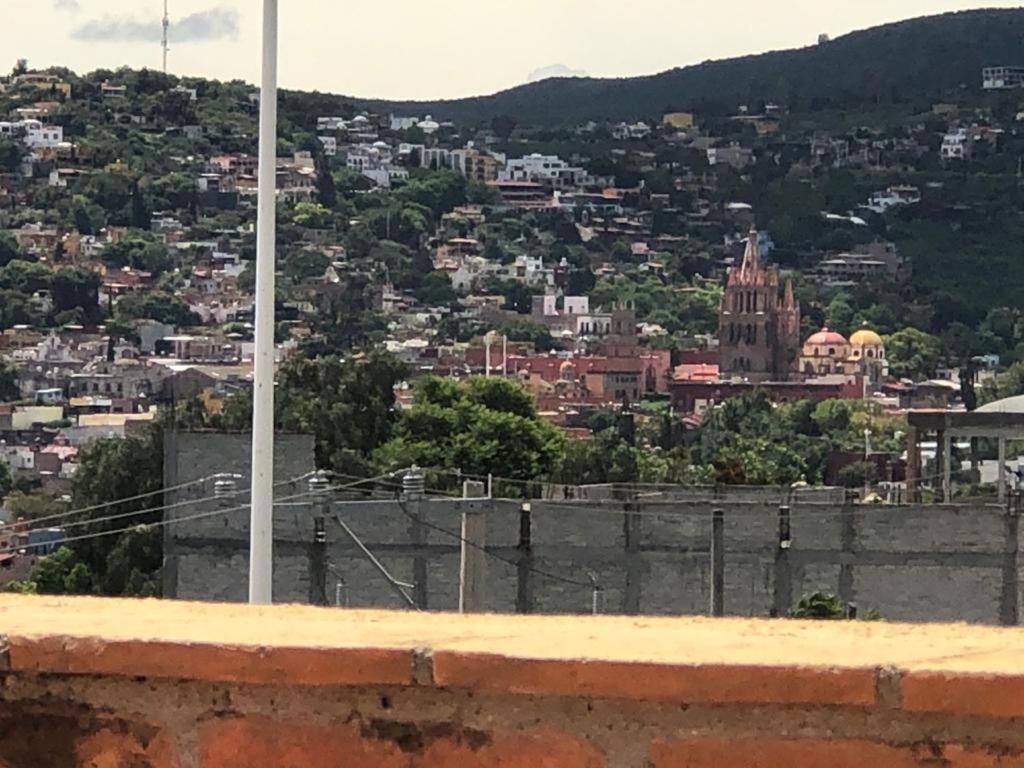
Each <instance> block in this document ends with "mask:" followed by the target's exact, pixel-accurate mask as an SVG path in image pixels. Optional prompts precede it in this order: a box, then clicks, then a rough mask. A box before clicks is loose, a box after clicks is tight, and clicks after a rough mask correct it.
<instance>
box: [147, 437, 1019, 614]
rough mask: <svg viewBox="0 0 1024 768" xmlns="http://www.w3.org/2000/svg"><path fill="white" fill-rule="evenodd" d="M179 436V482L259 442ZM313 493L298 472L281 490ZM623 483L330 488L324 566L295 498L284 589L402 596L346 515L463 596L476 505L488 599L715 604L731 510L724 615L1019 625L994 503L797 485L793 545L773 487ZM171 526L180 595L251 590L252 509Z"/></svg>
mask: <svg viewBox="0 0 1024 768" xmlns="http://www.w3.org/2000/svg"><path fill="white" fill-rule="evenodd" d="M169 440H170V441H172V444H170V447H171V448H173V450H169V451H168V453H167V456H168V460H167V462H168V467H167V473H168V475H167V483H168V485H175V484H177V483H180V482H183V481H186V480H189V479H193V478H198V477H203V476H206V475H207V474H209V473H210V472H211V470H212V469H216V470H217V471H237V472H240V473H242V474H244V471H245V468H246V466H247V463H248V450H249V447H248V442H247V440H246V439H245V438H244V437H243V436H230V435H207V434H193V435H177V436H172V437H171V438H169ZM278 451H279V453H278V463H279V466H278V470H277V471H278V477H281V478H290V477H297V476H300V475H302V474H304V473H306V472H308V471H309V470H310V469H311V467H312V443H311V441H310V440H309V439H308V438H303V437H285V438H282V439H279V441H278ZM247 482H248V481H247V480H242V481H240V486H241V487H243V488H244V487H247ZM772 490H774V489H772ZM304 491H305V484H304V481H303V483H300V484H299V485H297V486H296V487H295V488H284V489H282V490H281V491H280V493H279V495H278V498H280V497H281V496H283V495H287V494H295V493H303V492H304ZM183 493H184V494H188V493H193V494H194V493H196V490H195V489H186V491H184V492H183ZM387 495H388V494H385V496H387ZM618 495H619V498H604V499H600V500H593V499H590V500H585V501H575V502H566V501H557V502H556V501H533V502H531V503H530V505H529V510H528V511H527V512H524V510H523V508H522V505H521V504H518V503H514V502H508V501H499V500H495V501H493V502H488V501H472V502H469V501H467V502H464V501H461V500H455V499H450V498H439V497H436V496H433V495H428V496H427V497H425V498H423V499H412V500H407V501H401V502H399V501H396V500H395V499H394V498H383V499H376V500H363V501H335V502H334V503H333V504H332V506H331V508H330V511H329V514H328V515H327V520H326V523H325V526H326V532H327V543H326V546H325V548H324V551H323V565H322V566H318V565H317V560H316V555H315V554H314V550H313V539H314V533H315V520H316V518H317V517H323V516H324V514H325V512H324V509H323V508H322V507H321V506H320V503H319V502H317V501H316V500H314V499H310V498H308V497H306V498H303V499H298V500H296V501H293V502H289V503H288V504H287V505H286V506H280V507H278V508H276V510H275V540H276V548H275V553H276V558H275V596H276V598H277V599H278V600H281V601H296V602H310V601H312V600H314V599H315V596H316V595H317V594H321V595H326V596H327V598H328V599H329V600H330V601H331V602H333V601H334V598H335V596H336V595H341V597H342V601H343V602H346V603H347V604H349V605H351V606H353V607H382V608H400V607H403V606H404V605H405V603H404V601H403V600H402V598H401V597H399V596H398V595H396V593H395V591H394V590H393V588H392V587H391V586H390V585H389V584H388V583H387V581H386V580H385V579H384V578H383V576H382V575H381V574H380V573H379V571H377V570H376V569H375V568H374V567H373V566H372V565H371V564H370V563H369V562H368V561H367V560H366V558H365V556H364V555H363V553H362V552H361V550H360V549H359V548H358V546H357V545H356V544H355V543H354V542H352V541H351V540H350V539H349V538H348V537H347V535H346V534H345V533H343V531H342V529H341V528H340V526H338V525H337V523H336V522H335V521H334V519H333V517H334V516H335V515H337V516H340V517H341V518H342V519H343V520H344V521H345V522H346V523H347V525H348V526H349V527H350V528H351V530H352V531H353V532H354V533H355V534H356V535H357V536H358V538H359V539H360V540H361V541H362V542H363V543H364V544H365V545H366V546H367V547H368V548H369V549H370V550H371V551H372V552H373V553H374V554H375V555H376V557H377V558H378V559H379V560H380V562H381V563H383V565H384V566H385V567H386V568H387V570H388V571H389V572H390V573H391V575H393V576H394V578H396V579H397V580H399V581H402V582H406V583H410V584H414V585H416V586H415V588H414V589H412V590H409V592H410V594H411V595H413V597H414V598H415V600H416V601H417V603H418V604H419V605H420V606H421V607H423V608H427V609H430V610H457V608H458V600H459V595H458V592H459V562H460V558H459V550H460V541H459V539H458V534H459V532H460V531H461V514H462V511H463V510H464V509H467V508H473V509H482V510H485V514H486V517H487V548H488V551H489V552H490V553H491V555H492V556H491V557H488V558H487V578H486V590H485V597H484V607H485V609H486V610H488V611H497V612H515V611H519V612H530V613H589V612H590V611H591V608H592V603H593V598H594V594H593V586H592V584H593V583H594V582H595V581H596V583H597V585H598V587H599V589H600V592H599V596H598V602H599V610H600V611H601V612H607V613H626V614H633V613H644V614H652V615H693V614H704V613H707V612H708V611H709V605H710V590H711V586H710V585H711V561H710V556H709V552H710V540H711V514H712V510H713V509H721V510H722V511H723V516H724V550H725V572H724V607H725V613H726V614H727V615H735V616H767V615H770V614H772V613H773V612H775V613H780V614H785V613H786V612H788V610H790V609H791V608H792V607H793V606H794V605H795V604H796V602H797V601H798V600H799V599H800V597H801V595H803V594H806V593H810V592H814V591H817V590H822V591H828V592H833V593H836V594H838V595H839V596H840V597H842V598H843V599H844V600H845V601H847V602H852V603H855V604H857V606H858V608H859V610H860V611H861V612H864V611H867V610H869V609H874V610H877V611H879V612H880V613H881V615H882V616H883V617H884V618H886V619H890V620H911V621H940V620H966V621H970V622H978V623H989V624H1000V623H1002V624H1016V623H1018V617H1019V616H1020V612H1021V608H1022V606H1021V605H1020V603H1021V593H1022V590H1021V589H1020V588H1019V586H1018V582H1019V581H1020V579H1021V578H1022V574H1021V569H1020V564H1019V562H1018V557H1017V551H1018V549H1019V541H1018V540H1019V536H1020V533H1019V527H1018V525H1017V518H1016V516H1015V515H1013V514H1010V513H1009V512H1008V510H1007V509H1004V508H1000V507H998V506H993V505H980V504H979V505H974V506H954V505H931V506H900V507H895V506H881V505H879V506H862V505H852V504H846V503H833V502H831V501H817V500H816V501H814V502H813V503H810V502H806V501H804V499H806V498H813V496H802V497H800V498H799V499H798V500H796V501H794V503H792V505H791V506H790V518H789V519H790V531H791V546H790V547H789V548H788V549H785V550H783V549H782V548H781V547H780V540H779V527H780V520H779V516H780V512H779V510H780V505H779V503H778V502H777V501H775V497H774V496H770V497H769V500H765V499H761V500H755V501H750V500H748V498H749V497H751V491H750V490H749V489H743V491H742V493H741V494H740V495H739V498H738V499H731V500H726V499H724V498H723V497H721V496H719V498H717V499H715V500H713V501H709V500H707V499H705V500H694V499H692V498H691V499H688V500H687V499H680V498H672V499H670V500H665V499H664V498H663V497H656V496H643V497H640V498H632V499H630V498H627V499H623V498H621V494H618ZM684 495H685V494H684ZM185 498H187V495H186V497H185ZM175 500H177V498H176V497H173V496H172V498H171V499H169V501H175ZM218 505H222V507H223V508H224V509H227V510H230V509H231V507H232V506H233V505H236V501H233V500H223V499H218V500H214V501H206V502H203V503H202V504H200V505H198V506H188V507H184V508H182V509H179V510H171V512H170V514H173V515H178V516H179V518H185V517H188V516H194V514H195V510H197V509H198V510H204V511H205V510H211V511H216V510H217V509H218ZM224 505H226V506H224ZM524 522H525V524H526V525H525V528H524ZM165 530H166V539H165V560H166V565H165V574H164V576H165V579H164V582H165V594H166V595H167V596H173V597H179V598H196V599H214V600H230V601H237V600H243V599H244V598H245V594H246V578H247V573H248V564H247V549H248V513H247V511H246V510H244V509H242V510H237V511H227V512H225V513H223V514H220V515H216V516H213V517H209V518H204V519H199V520H184V519H182V520H180V521H179V522H177V523H175V524H173V525H169V526H167V528H166V529H165ZM339 585H341V588H340V589H338V586H339Z"/></svg>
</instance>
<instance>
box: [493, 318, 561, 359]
mask: <svg viewBox="0 0 1024 768" xmlns="http://www.w3.org/2000/svg"><path fill="white" fill-rule="evenodd" d="M501 333H502V334H504V335H505V336H507V337H508V340H509V341H528V342H531V343H532V344H533V346H534V348H535V349H536V350H537V351H538V352H549V351H550V350H552V349H553V348H554V346H555V340H554V339H553V338H552V336H551V331H550V330H549V329H548V327H547V326H546V325H543V324H542V323H536V322H533V321H532V320H516V321H514V322H511V323H506V324H505V325H503V326H502V327H501Z"/></svg>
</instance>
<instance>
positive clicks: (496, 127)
mask: <svg viewBox="0 0 1024 768" xmlns="http://www.w3.org/2000/svg"><path fill="white" fill-rule="evenodd" d="M516 125H517V122H516V119H515V118H514V117H512V116H511V115H495V116H494V117H493V118H491V130H492V131H494V135H495V136H497V137H498V138H499V139H501V140H502V141H508V140H509V139H510V138H511V136H512V131H514V130H515V129H516Z"/></svg>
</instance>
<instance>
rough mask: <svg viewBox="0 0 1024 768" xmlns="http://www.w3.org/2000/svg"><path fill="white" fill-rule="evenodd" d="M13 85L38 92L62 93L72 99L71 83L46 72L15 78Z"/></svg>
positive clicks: (26, 74) (30, 73)
mask: <svg viewBox="0 0 1024 768" xmlns="http://www.w3.org/2000/svg"><path fill="white" fill-rule="evenodd" d="M12 83H13V85H16V86H22V87H26V88H35V89H36V90H37V91H44V92H49V91H53V92H54V93H61V94H63V95H64V98H67V99H70V98H71V83H69V82H68V81H67V80H62V79H61V78H60V77H58V76H57V75H50V74H47V73H46V72H26V73H25V74H24V75H18V76H17V77H15V78H14V79H13V81H12Z"/></svg>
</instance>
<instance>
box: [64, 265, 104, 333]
mask: <svg viewBox="0 0 1024 768" xmlns="http://www.w3.org/2000/svg"><path fill="white" fill-rule="evenodd" d="M102 282H103V281H102V278H100V276H99V274H98V273H96V272H94V271H92V270H91V269H83V268H82V267H62V268H60V269H58V270H56V271H55V272H54V273H53V307H54V310H55V311H56V312H58V313H59V312H66V311H68V310H73V309H81V310H82V312H83V314H84V316H85V318H86V319H87V320H89V321H93V322H94V321H96V320H98V319H99V314H100V313H99V290H100V285H102Z"/></svg>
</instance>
